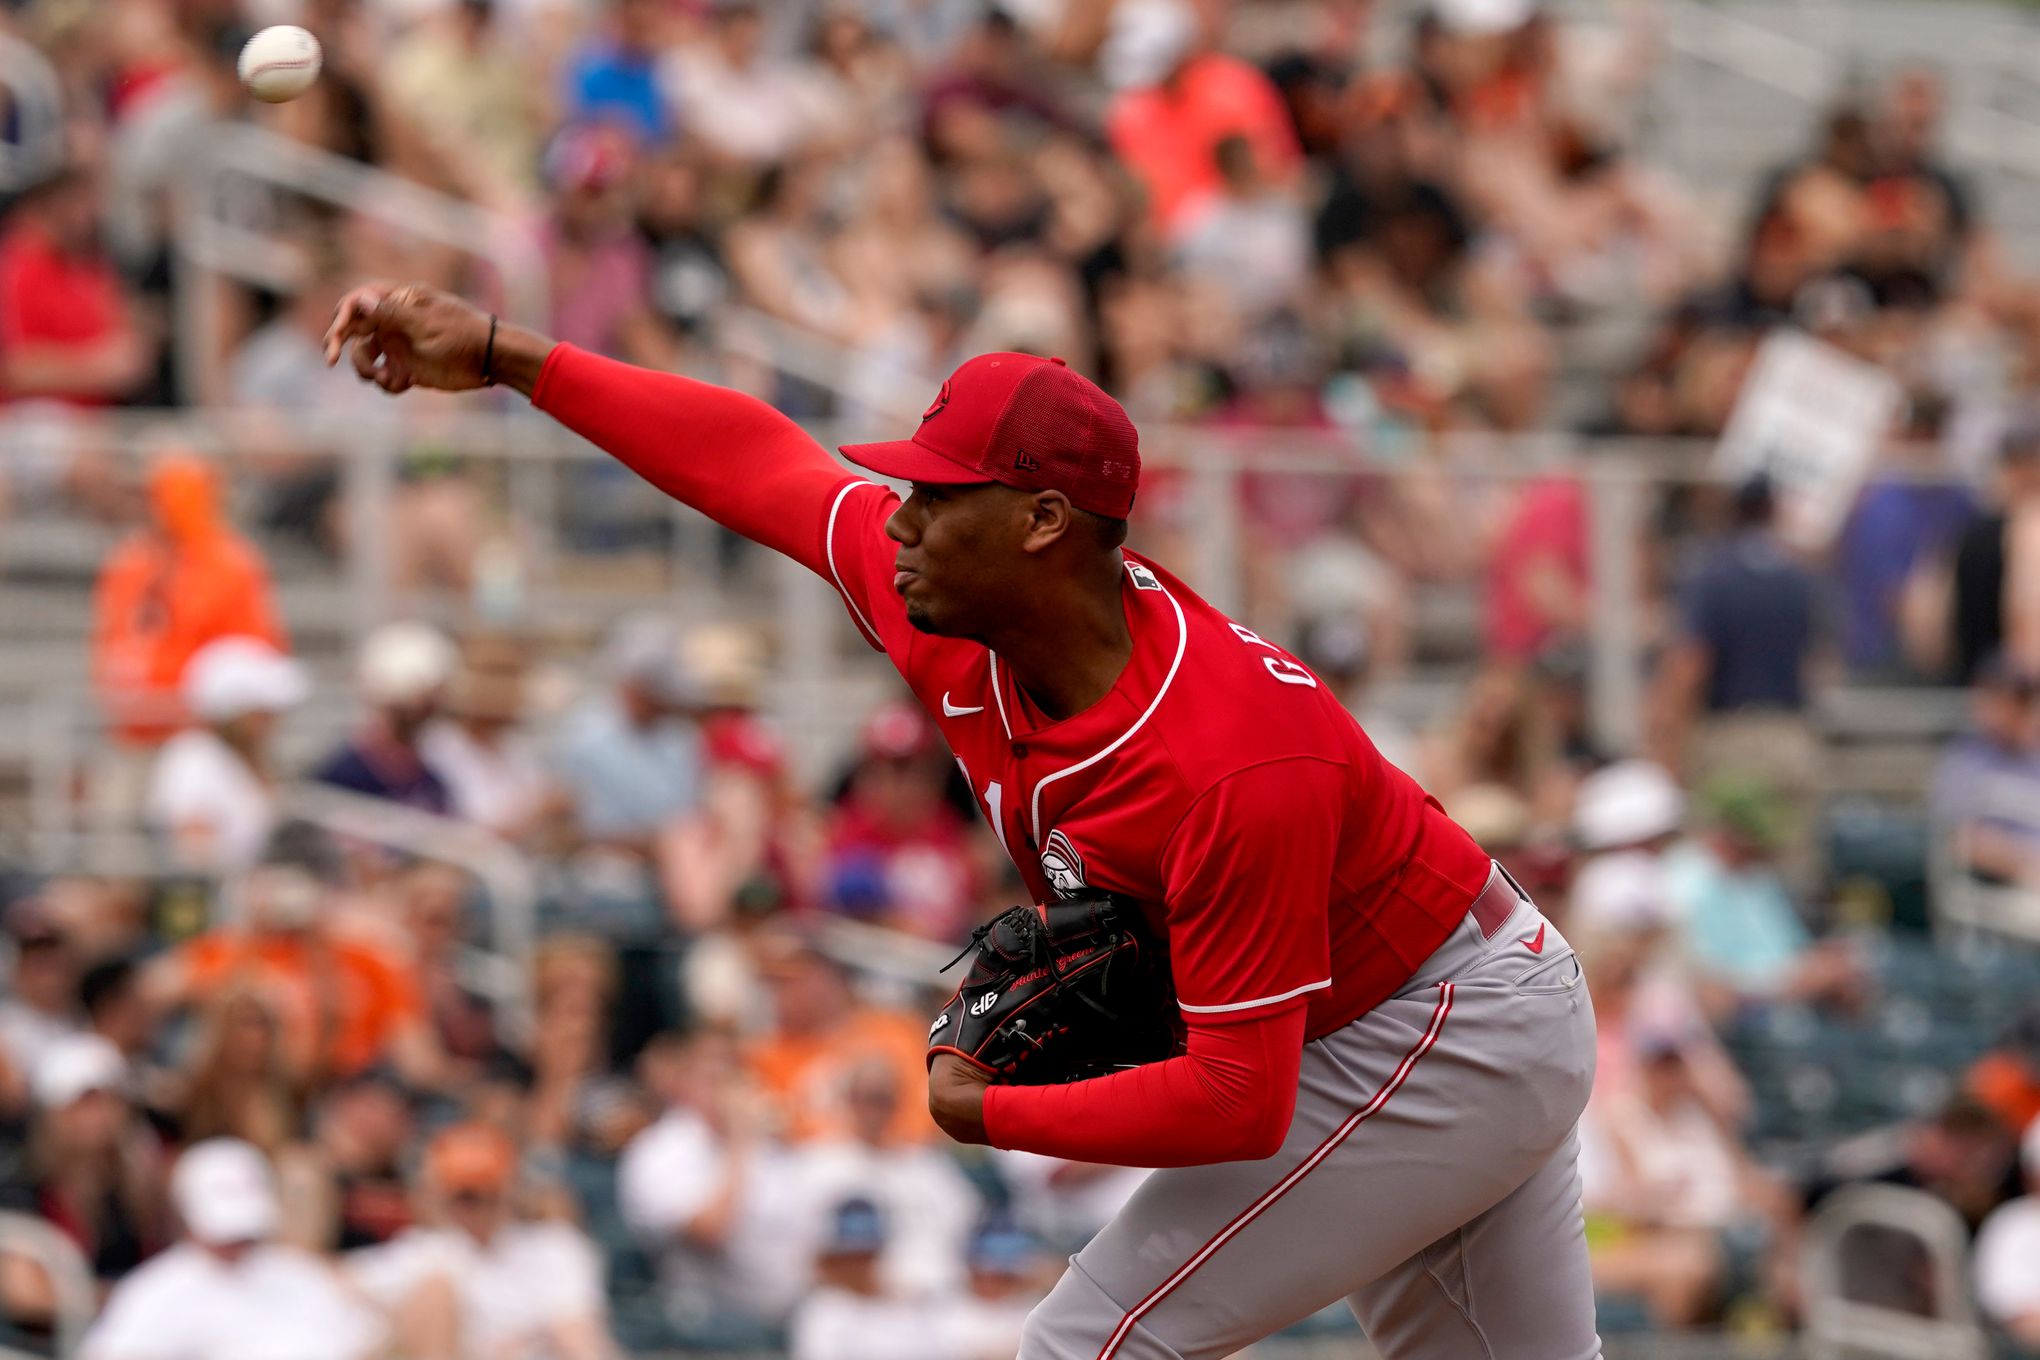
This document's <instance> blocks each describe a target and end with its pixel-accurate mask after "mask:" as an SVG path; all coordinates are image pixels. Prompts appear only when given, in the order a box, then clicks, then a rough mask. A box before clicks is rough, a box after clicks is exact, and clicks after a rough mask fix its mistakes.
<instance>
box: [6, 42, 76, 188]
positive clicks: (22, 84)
mask: <svg viewBox="0 0 2040 1360" xmlns="http://www.w3.org/2000/svg"><path fill="white" fill-rule="evenodd" d="M0 85H4V86H5V87H7V88H8V89H9V90H11V91H12V92H13V96H14V102H13V108H14V112H15V116H16V118H17V119H18V120H19V122H20V130H21V135H20V137H19V139H18V140H16V141H13V142H4V141H0V190H6V191H12V190H15V189H19V188H22V187H23V186H25V185H28V184H32V183H34V182H35V180H36V179H37V178H38V177H39V176H41V175H43V174H46V173H48V172H49V171H50V170H51V169H53V168H55V167H56V166H57V165H58V164H59V163H60V162H62V160H63V158H64V127H63V124H64V95H63V87H62V85H61V84H59V83H58V80H57V73H56V69H55V68H54V67H52V66H51V65H50V63H49V59H48V58H46V57H44V56H43V54H42V53H41V52H39V51H37V50H36V49H35V48H34V47H32V46H30V45H29V44H28V43H25V42H23V41H22V40H21V39H19V38H16V37H13V36H11V35H9V34H6V33H0Z"/></svg>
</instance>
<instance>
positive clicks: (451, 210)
mask: <svg viewBox="0 0 2040 1360" xmlns="http://www.w3.org/2000/svg"><path fill="white" fill-rule="evenodd" d="M180 171H181V173H180V174H179V176H178V179H177V183H176V186H175V191H174V193H173V194H172V205H173V208H174V211H175V221H176V230H175V231H174V233H173V236H174V239H175V241H176V246H177V252H176V261H177V268H176V312H177V315H176V322H177V336H178V345H177V353H178V354H179V356H180V361H181V363H180V369H179V372H178V375H177V376H178V383H179V387H180V390H181V391H182V392H183V395H184V398H185V400H186V401H189V402H193V403H196V402H199V401H201V400H202V399H203V397H204V395H205V394H206V393H207V392H209V391H210V390H211V389H212V386H213V383H212V379H213V378H214V376H215V375H214V373H213V372H212V368H213V365H214V364H215V362H216V352H217V346H216V345H214V344H212V343H211V339H212V337H213V334H214V329H215V323H216V322H217V320H218V318H217V300H216V299H215V298H214V296H213V294H214V292H215V290H214V289H213V288H212V287H210V286H209V285H210V283H211V281H212V278H213V276H215V275H224V276H227V277H230V278H235V279H239V280H241V281H242V282H245V283H252V284H256V285H259V286H261V287H264V288H268V289H271V290H274V291H290V290H292V289H294V288H295V287H297V286H298V285H299V284H301V283H302V282H303V278H302V272H303V267H304V258H303V255H302V253H301V252H300V251H299V250H298V249H296V248H295V247H294V246H293V245H291V244H289V243H287V242H284V241H282V240H279V239H276V238H275V237H272V236H269V235H265V234H263V233H260V232H256V231H251V230H249V229H248V228H246V227H244V226H243V225H241V224H240V223H237V222H234V221H232V220H230V219H229V218H227V217H225V216H223V215H221V214H220V213H219V212H218V211H217V209H218V208H219V207H220V206H221V201H222V199H221V194H220V190H221V189H223V188H224V187H226V186H227V185H229V184H230V183H232V182H233V181H235V180H240V181H252V182H254V183H257V184H264V185H268V186H270V187H272V188H274V189H279V190H283V191H286V192H289V193H292V194H296V195H298V196H300V197H304V198H309V199H314V200H317V201H319V202H322V203H326V204H329V205H331V206H333V207H337V208H340V209H343V210H345V211H346V212H349V213H353V214H359V215H362V216H367V217H371V218H375V219H378V220H381V221H384V222H387V223H389V224H390V225H392V226H395V227H397V228H399V229H400V230H402V231H405V232H408V233H410V234H411V235H413V236H417V237H420V238H422V239H424V240H428V241H433V242H437V243H438V244H441V245H446V246H452V247H454V248H456V249H458V250H460V251H463V252H465V253H467V254H469V255H472V256H475V257H476V258H478V259H482V260H486V261H488V262H489V263H490V264H492V265H493V266H494V267H495V269H496V273H497V278H498V283H499V286H500V287H501V289H502V295H503V301H502V308H503V314H504V315H505V316H507V317H509V318H510V319H511V320H513V321H516V322H519V323H520V324H524V325H540V324H543V321H544V318H545V316H546V313H547V311H548V309H549V307H550V303H551V286H550V283H549V282H548V280H549V270H548V267H547V264H546V259H545V254H544V252H543V251H542V250H541V249H540V248H539V244H538V241H537V240H536V238H535V237H534V235H533V233H532V232H531V231H530V230H529V228H528V225H527V224H525V223H522V222H519V221H518V220H517V219H516V218H514V217H511V216H509V215H507V214H504V213H499V212H494V211H491V210H489V209H487V208H482V207H478V206H476V205H475V204H473V203H469V202H466V201H465V200H462V199H459V198H455V197H453V196H451V195H449V194H443V193H439V192H438V191H436V190H433V189H428V188H426V187H424V186H423V185H420V184H416V183H413V182H412V181H410V180H407V179H404V178H402V177H401V176H398V175H393V174H391V173H389V172H388V171H386V170H379V169H377V168H375V167H374V166H371V165H366V164H363V163H362V162H360V161H356V160H349V159H348V158H347V157H345V156H336V155H334V154H333V153H331V152H329V151H322V150H319V149H318V148H316V147H312V146H307V145H305V144H304V143H302V142H296V141H292V140H291V139H289V138H287V137H281V136H278V135H277V134H276V133H273V132H269V131H266V130H264V129H262V128H256V127H250V126H248V125H246V124H220V125H218V126H215V127H214V128H212V129H210V130H209V131H208V132H207V134H206V135H205V136H204V137H203V138H201V139H198V141H197V145H196V147H195V150H194V153H193V155H192V158H191V161H190V163H189V164H188V165H185V166H182V167H180Z"/></svg>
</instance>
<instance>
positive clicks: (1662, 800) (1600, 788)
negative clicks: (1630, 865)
mask: <svg viewBox="0 0 2040 1360" xmlns="http://www.w3.org/2000/svg"><path fill="white" fill-rule="evenodd" d="M1685 816H1686V795H1685V793H1684V791H1683V790H1681V789H1680V788H1679V785H1678V782H1677V781H1676V780H1674V779H1673V778H1672V776H1671V775H1670V774H1669V773H1668V772H1667V771H1666V770H1665V767H1664V766H1662V765H1658V764H1655V763H1654V762H1652V761H1648V760H1618V761H1616V762H1615V763H1614V764H1613V765H1609V766H1606V767H1604V768H1602V769H1599V770H1596V771H1594V772H1593V773H1592V774H1590V775H1588V776H1587V777H1586V778H1585V779H1582V780H1581V781H1580V789H1579V793H1578V795H1577V796H1576V797H1575V799H1574V801H1573V836H1574V837H1575V838H1576V839H1577V840H1578V841H1579V843H1580V845H1581V847H1582V848H1584V849H1587V850H1611V849H1613V848H1615V847H1616V846H1621V845H1641V844H1642V843H1643V842H1645V841H1649V840H1656V839H1657V838H1658V837H1659V836H1668V835H1670V834H1671V833H1672V832H1674V831H1677V830H1678V829H1679V825H1680V823H1681V822H1683V821H1684V820H1685Z"/></svg>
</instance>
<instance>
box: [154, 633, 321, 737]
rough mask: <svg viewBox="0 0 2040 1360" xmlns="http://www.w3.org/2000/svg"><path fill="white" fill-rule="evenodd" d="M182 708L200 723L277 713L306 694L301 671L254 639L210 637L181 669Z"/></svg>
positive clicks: (308, 688)
mask: <svg viewBox="0 0 2040 1360" xmlns="http://www.w3.org/2000/svg"><path fill="white" fill-rule="evenodd" d="M182 688H183V691H184V704H185V707H187V708H189V709H190V710H191V711H192V713H193V714H195V715H196V716H198V717H200V718H202V719H204V720H205V721H206V722H225V721H227V720H228V719H230V718H238V717H240V716H241V715H243V714H245V713H281V712H283V711H284V710H285V709H289V708H295V707H297V706H298V705H299V704H301V703H303V702H304V701H305V699H306V697H307V696H309V695H310V694H311V690H312V687H311V681H310V680H309V679H308V678H307V677H306V675H305V668H304V667H303V666H302V665H301V664H299V663H298V662H297V661H294V660H292V659H291V658H290V657H287V656H285V655H284V654H283V653H282V652H279V651H277V650H276V648H274V647H272V646H270V645H269V644H268V643H267V642H265V641H263V640H262V639H261V638H257V637H223V638H216V639H215V640H213V641H211V642H208V643H206V644H205V646H203V647H201V648H199V649H198V651H197V653H196V654H195V655H193V656H192V658H191V660H190V661H189V662H187V663H186V664H185V667H184V677H183V682H182Z"/></svg>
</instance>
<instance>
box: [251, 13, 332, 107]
mask: <svg viewBox="0 0 2040 1360" xmlns="http://www.w3.org/2000/svg"><path fill="white" fill-rule="evenodd" d="M319 61H320V57H319V40H318V39H317V38H314V37H313V36H312V35H311V34H309V33H307V32H305V30H303V29H302V28H299V27H298V26H297V25H296V24H277V25H275V26H274V27H271V28H265V29H263V30H262V31H261V32H260V33H257V34H256V35H255V36H254V37H252V38H250V39H248V45H247V46H246V47H244V48H242V49H241V60H240V64H239V67H238V69H239V71H240V73H241V83H242V84H243V85H246V86H247V87H248V93H250V94H252V95H254V96H255V97H256V98H257V99H260V100H262V101H264V102H265V103H270V104H281V103H283V102H284V101H285V100H287V99H296V98H297V97H298V96H299V95H301V94H303V93H304V92H305V91H306V90H309V89H310V88H312V82H313V81H315V80H317V79H318V78H319Z"/></svg>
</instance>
